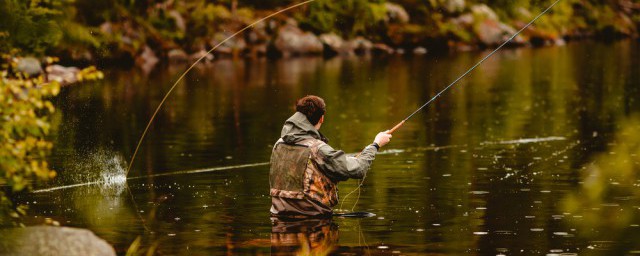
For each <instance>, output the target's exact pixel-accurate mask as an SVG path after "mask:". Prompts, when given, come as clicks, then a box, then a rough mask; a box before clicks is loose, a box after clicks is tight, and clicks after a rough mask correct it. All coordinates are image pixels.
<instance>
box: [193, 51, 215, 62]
mask: <svg viewBox="0 0 640 256" xmlns="http://www.w3.org/2000/svg"><path fill="white" fill-rule="evenodd" d="M202 56H204V58H202ZM200 58H202V60H201V62H211V61H213V59H214V57H213V55H212V54H211V53H208V52H207V51H205V50H200V51H197V52H194V53H192V54H191V55H189V61H191V62H193V61H196V60H199V59H200Z"/></svg>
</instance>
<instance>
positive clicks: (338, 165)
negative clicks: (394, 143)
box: [317, 144, 378, 181]
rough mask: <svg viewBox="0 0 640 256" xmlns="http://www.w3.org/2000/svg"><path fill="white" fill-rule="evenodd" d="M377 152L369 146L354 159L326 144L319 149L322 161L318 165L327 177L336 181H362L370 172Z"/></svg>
mask: <svg viewBox="0 0 640 256" xmlns="http://www.w3.org/2000/svg"><path fill="white" fill-rule="evenodd" d="M377 151H378V150H377V149H376V147H374V146H372V145H369V146H367V147H365V148H364V150H363V151H362V153H360V155H359V156H357V157H353V156H348V155H347V154H346V153H344V151H342V150H335V149H333V148H332V147H331V146H329V145H327V144H325V145H322V146H321V147H320V148H319V149H318V153H319V154H318V156H319V157H320V158H321V160H322V161H317V164H318V167H319V168H320V169H321V170H322V171H324V173H325V175H327V176H328V177H329V178H331V179H332V180H334V181H344V180H347V179H349V178H352V179H361V178H363V177H364V176H365V175H366V173H367V171H368V170H369V167H370V166H371V163H372V162H373V160H374V159H375V157H376V152H377Z"/></svg>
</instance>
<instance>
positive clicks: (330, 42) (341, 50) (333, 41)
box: [318, 33, 353, 55]
mask: <svg viewBox="0 0 640 256" xmlns="http://www.w3.org/2000/svg"><path fill="white" fill-rule="evenodd" d="M318 38H319V39H320V42H322V45H324V51H325V53H327V54H341V55H351V54H353V48H351V47H350V45H349V43H347V42H345V41H344V40H343V39H342V37H340V36H338V35H336V34H335V33H328V34H322V35H320V36H319V37H318Z"/></svg>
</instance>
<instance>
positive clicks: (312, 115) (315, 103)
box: [296, 95, 327, 125]
mask: <svg viewBox="0 0 640 256" xmlns="http://www.w3.org/2000/svg"><path fill="white" fill-rule="evenodd" d="M326 106H327V105H325V104H324V100H323V99H322V98H320V97H318V96H314V95H307V96H304V97H303V98H301V99H299V100H298V101H297V102H296V111H298V112H300V113H302V114H304V115H305V116H307V119H308V120H309V122H310V123H311V124H312V125H316V124H317V123H318V121H320V118H321V117H322V115H324V113H325V111H326Z"/></svg>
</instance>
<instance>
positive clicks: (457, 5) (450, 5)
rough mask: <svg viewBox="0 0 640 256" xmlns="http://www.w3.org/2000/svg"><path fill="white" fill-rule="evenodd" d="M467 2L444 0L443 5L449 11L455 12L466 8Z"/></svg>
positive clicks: (462, 0)
mask: <svg viewBox="0 0 640 256" xmlns="http://www.w3.org/2000/svg"><path fill="white" fill-rule="evenodd" d="M465 5H466V3H465V1H464V0H444V3H443V7H444V9H445V10H446V11H447V12H450V13H455V12H461V11H463V10H464V7H465Z"/></svg>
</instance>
